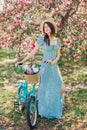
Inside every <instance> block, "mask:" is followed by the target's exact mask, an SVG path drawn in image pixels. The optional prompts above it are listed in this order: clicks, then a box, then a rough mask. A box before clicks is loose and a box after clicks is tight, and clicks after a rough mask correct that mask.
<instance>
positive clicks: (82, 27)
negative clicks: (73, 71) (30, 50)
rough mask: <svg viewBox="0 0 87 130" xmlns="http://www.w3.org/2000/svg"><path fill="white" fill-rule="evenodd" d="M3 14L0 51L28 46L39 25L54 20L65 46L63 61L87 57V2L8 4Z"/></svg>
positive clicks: (33, 0)
mask: <svg viewBox="0 0 87 130" xmlns="http://www.w3.org/2000/svg"><path fill="white" fill-rule="evenodd" d="M6 2H7V6H6V7H5V9H4V10H3V12H2V13H0V47H6V46H7V47H14V46H17V47H20V45H23V46H25V45H26V46H27V45H29V43H30V42H31V39H32V37H33V36H36V38H37V36H38V35H39V33H40V23H41V22H42V21H43V20H44V19H45V18H50V17H51V18H53V19H54V20H55V22H56V24H57V27H58V33H57V34H56V35H57V36H59V37H60V38H61V41H62V43H63V47H62V52H63V57H62V61H65V59H66V60H73V59H74V60H78V59H79V58H80V57H81V56H82V57H85V56H87V45H86V43H87V31H86V28H87V20H86V19H87V1H86V0H14V1H13V0H7V1H6Z"/></svg>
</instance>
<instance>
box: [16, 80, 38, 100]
mask: <svg viewBox="0 0 87 130" xmlns="http://www.w3.org/2000/svg"><path fill="white" fill-rule="evenodd" d="M35 85H36V84H33V85H32V89H31V91H28V83H27V82H26V81H24V82H19V83H18V86H19V87H18V95H19V96H18V101H20V99H21V101H22V102H23V103H28V97H29V96H33V97H36V94H35V93H36V90H35ZM20 91H22V93H23V96H22V94H21V93H20Z"/></svg>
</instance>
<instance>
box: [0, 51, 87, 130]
mask: <svg viewBox="0 0 87 130" xmlns="http://www.w3.org/2000/svg"><path fill="white" fill-rule="evenodd" d="M60 70H61V72H62V75H63V80H64V82H65V85H66V87H67V88H68V92H67V93H66V95H65V103H64V110H63V117H62V122H60V123H58V120H57V119H55V120H52V119H41V118H39V119H38V125H37V127H36V128H35V130H87V66H86V65H85V64H84V63H83V62H79V63H78V64H77V63H76V64H75V63H66V64H65V65H64V66H60ZM19 80H23V77H22V75H20V74H17V73H16V72H15V59H14V53H13V51H8V50H7V51H6V50H0V130H29V129H30V128H29V126H28V124H27V121H26V110H25V111H24V112H22V113H21V112H19V111H18V109H17V108H15V107H14V102H15V101H16V100H17V82H18V81H19Z"/></svg>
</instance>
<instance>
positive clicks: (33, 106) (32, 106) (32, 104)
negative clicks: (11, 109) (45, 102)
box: [27, 96, 38, 129]
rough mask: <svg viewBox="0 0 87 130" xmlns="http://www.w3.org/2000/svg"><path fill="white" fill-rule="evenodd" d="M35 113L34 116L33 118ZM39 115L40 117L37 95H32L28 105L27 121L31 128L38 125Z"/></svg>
mask: <svg viewBox="0 0 87 130" xmlns="http://www.w3.org/2000/svg"><path fill="white" fill-rule="evenodd" d="M33 115H34V117H33V118H32V116H33ZM37 117H38V108H37V100H36V98H35V97H32V96H31V97H30V99H29V101H28V106H27V122H28V125H29V126H30V128H31V129H34V128H35V127H36V125H37ZM32 119H33V120H32Z"/></svg>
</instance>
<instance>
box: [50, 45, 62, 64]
mask: <svg viewBox="0 0 87 130" xmlns="http://www.w3.org/2000/svg"><path fill="white" fill-rule="evenodd" d="M60 50H61V47H59V48H58V52H57V56H56V58H55V59H54V60H53V61H52V64H56V63H57V62H58V60H59V58H60V56H61V53H60Z"/></svg>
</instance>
